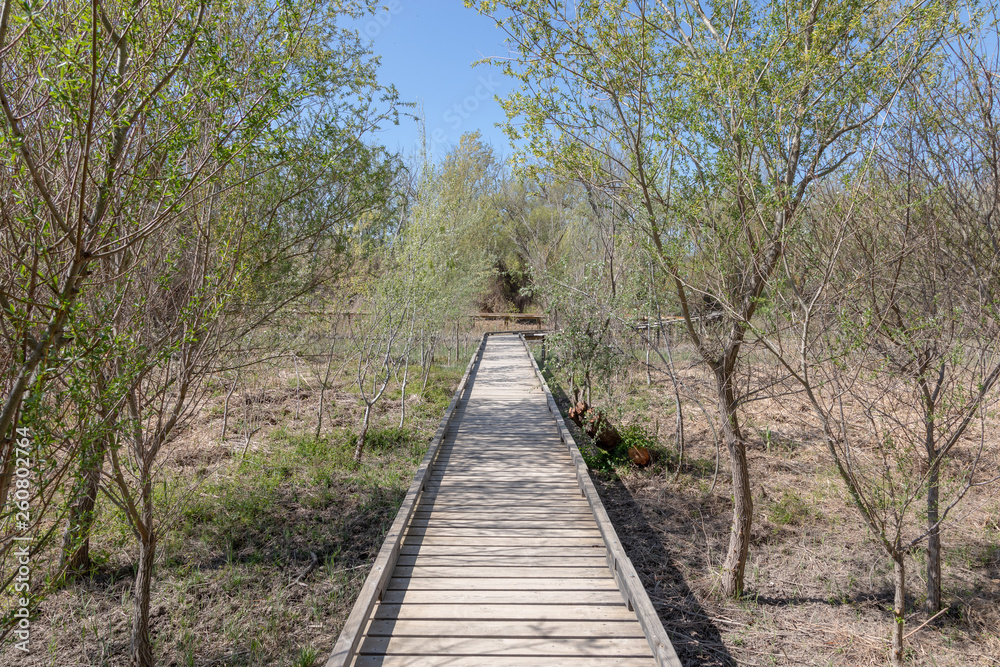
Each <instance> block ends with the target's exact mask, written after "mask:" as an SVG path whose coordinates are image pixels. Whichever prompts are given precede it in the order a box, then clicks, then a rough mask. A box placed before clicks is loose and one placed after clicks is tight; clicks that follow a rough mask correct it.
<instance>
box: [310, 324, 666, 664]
mask: <svg viewBox="0 0 1000 667" xmlns="http://www.w3.org/2000/svg"><path fill="white" fill-rule="evenodd" d="M479 354H480V355H481V356H480V358H479V360H478V363H476V364H475V366H474V367H473V366H470V368H471V369H472V370H471V373H469V372H467V378H468V379H467V383H465V386H464V387H462V389H463V391H462V392H461V393H462V396H461V400H459V401H453V404H452V406H450V409H449V413H448V414H447V415H446V418H445V420H444V421H443V422H442V427H443V428H444V430H443V437H442V438H441V439H440V443H439V446H438V447H437V451H436V452H435V454H434V457H433V458H432V459H430V460H429V465H428V468H427V470H426V471H424V472H423V473H421V474H422V476H421V477H420V482H421V484H420V489H421V492H419V493H417V494H415V496H416V497H415V498H414V501H413V502H412V503H411V504H412V507H411V508H410V509H408V510H407V524H406V526H405V528H403V530H402V532H401V533H400V534H399V535H394V533H393V531H392V530H391V531H390V538H393V540H394V541H393V542H392V544H390V539H389V538H387V544H386V546H384V547H383V552H388V553H389V554H390V555H391V556H392V560H393V562H392V563H391V565H390V564H389V563H388V561H384V559H383V558H382V556H383V553H380V556H379V559H378V561H377V566H376V571H373V572H372V574H371V575H370V576H369V581H371V580H372V579H373V578H374V579H376V580H377V583H373V584H372V585H369V582H366V589H367V592H368V594H369V595H373V591H375V593H374V595H375V596H376V597H378V600H377V602H376V601H375V600H374V599H373V600H371V601H368V602H366V601H363V600H361V599H359V601H358V603H357V604H356V605H355V609H354V611H353V612H352V615H351V618H349V619H348V623H347V625H346V626H345V629H344V631H343V632H342V633H341V637H340V639H338V642H337V647H336V649H335V652H334V655H333V656H332V657H331V658H330V661H329V662H328V663H327V666H328V667H335V666H336V667H340V666H341V665H477V666H479V665H483V666H485V665H519V666H522V665H523V666H530V665H569V666H580V667H583V666H585V665H647V666H648V665H654V664H661V665H671V666H674V667H676V666H679V664H680V663H679V662H676V656H673V658H672V661H671V660H670V659H669V658H670V656H672V655H673V650H672V647H671V648H670V649H669V655H667V653H665V652H664V650H663V641H662V638H658V639H656V640H650V639H648V638H647V634H648V632H645V631H644V627H649V626H650V622H649V621H648V620H647V621H645V622H640V619H637V617H636V612H635V611H632V607H636V605H635V604H634V601H633V599H632V598H633V597H634V592H631V593H630V592H627V591H623V589H622V585H621V581H622V577H621V572H617V573H616V572H614V571H613V570H612V569H609V563H612V564H617V563H619V562H620V560H621V554H620V553H618V552H617V551H614V554H616V555H614V556H612V553H613V549H612V548H611V546H610V545H609V543H608V540H607V535H608V529H609V527H610V522H608V527H602V526H599V525H598V522H597V521H596V520H595V511H594V505H593V499H592V498H588V497H587V493H586V489H584V488H583V487H582V486H581V481H580V479H579V477H580V474H581V473H580V469H579V466H578V465H577V461H576V458H577V457H579V452H576V454H575V456H574V454H573V452H574V451H575V450H576V447H575V444H572V446H569V445H570V444H571V443H566V435H565V434H564V433H563V432H562V431H563V429H564V428H565V426H564V424H562V423H561V420H559V421H557V420H555V419H553V415H552V412H551V409H552V398H551V395H550V394H549V393H548V391H547V388H546V387H544V382H543V381H541V380H540V376H539V375H538V374H537V368H535V367H534V364H533V362H532V360H531V359H530V357H529V356H528V355H527V353H526V349H525V347H524V344H523V342H522V340H521V339H520V338H519V337H517V336H502V337H501V336H490V337H489V338H488V339H487V340H486V342H485V344H484V345H483V346H481V347H480V353H479ZM457 397H458V394H456V398H457ZM440 431H441V429H439V432H440ZM428 456H430V454H429V455H428ZM421 468H422V469H423V466H421ZM583 475H584V476H586V472H584V473H583ZM586 482H587V483H589V482H590V479H589V477H587V479H586ZM415 483H416V482H415ZM408 500H409V495H408ZM408 500H404V507H405V506H407V503H408ZM598 502H600V501H599V499H598ZM601 510H602V512H603V507H601ZM605 520H606V515H605ZM395 528H396V526H395V525H394V529H395ZM610 530H611V532H612V533H613V530H614V529H613V528H610ZM614 542H615V545H616V546H617V548H618V549H619V550H620V545H617V537H615V538H614ZM383 561H384V563H385V564H384V565H382V566H383V567H388V566H391V568H392V571H391V573H388V572H386V573H383V572H381V571H378V570H377V568H378V567H379V565H378V563H381V562H383ZM628 567H629V569H631V564H629V565H628ZM619 569H620V568H619ZM633 572H634V571H633ZM364 592H365V591H363V593H364ZM379 594H380V597H379ZM623 595H624V597H623ZM642 595H643V596H645V592H644V591H643V592H642ZM645 604H646V605H648V608H649V609H651V608H652V607H651V605H649V601H648V598H645ZM640 611H641V610H640ZM646 611H648V609H647V610H646ZM654 614H655V612H654ZM655 625H656V627H659V632H660V633H662V632H663V631H662V626H660V625H659V619H658V618H657V619H655ZM348 632H351V633H355V636H345V635H346V633H348ZM664 636H665V635H664ZM667 645H668V646H669V642H667ZM651 647H655V648H657V650H656V651H655V652H654V650H653V648H651ZM664 656H666V657H667V659H666V660H665V659H664Z"/></svg>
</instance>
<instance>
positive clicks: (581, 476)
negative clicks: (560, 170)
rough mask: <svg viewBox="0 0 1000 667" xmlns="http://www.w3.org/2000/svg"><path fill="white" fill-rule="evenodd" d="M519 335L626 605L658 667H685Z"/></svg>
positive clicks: (528, 350)
mask: <svg viewBox="0 0 1000 667" xmlns="http://www.w3.org/2000/svg"><path fill="white" fill-rule="evenodd" d="M518 335H519V337H520V339H521V343H522V344H523V345H524V351H525V353H526V354H527V355H528V358H529V359H531V366H532V368H534V369H535V376H536V377H537V378H538V382H539V383H540V385H541V388H542V391H544V392H545V400H546V402H547V403H548V406H549V412H551V413H552V417H553V418H554V419H555V421H556V425H557V426H558V427H559V436H560V438H561V439H562V441H563V443H565V445H566V448H567V449H568V450H569V453H570V456H571V457H572V459H573V463H574V464H576V478H577V481H578V482H579V483H580V492H581V494H582V495H583V496H584V497H585V498H586V499H587V502H588V503H589V504H590V509H591V510H592V511H593V513H594V519H595V520H596V521H597V527H598V529H599V530H600V533H601V536H602V537H603V538H604V543H605V544H606V545H607V560H608V567H610V568H611V572H612V573H613V574H614V577H615V581H616V582H617V583H618V590H619V591H620V592H621V594H622V597H624V598H625V603H626V604H627V605H628V608H629V610H631V611H634V612H635V615H636V617H637V618H638V619H639V625H640V626H642V630H643V632H644V633H645V634H646V641H648V642H649V647H650V648H651V649H652V650H653V656H654V657H655V658H656V664H657V665H659V666H660V667H681V661H680V660H679V659H678V658H677V653H676V652H675V651H674V645H673V644H672V643H671V642H670V637H669V636H667V631H666V630H665V629H664V628H663V623H661V622H660V616H659V614H657V613H656V609H655V608H654V607H653V603H652V602H651V601H650V599H649V595H648V594H647V593H646V589H645V587H644V586H643V585H642V581H641V580H640V579H639V575H638V574H637V573H636V571H635V567H633V565H632V561H631V560H630V559H629V557H628V555H627V554H626V553H625V549H624V548H623V547H622V545H621V542H620V541H619V539H618V533H617V532H616V531H615V527H614V525H613V524H612V523H611V519H610V517H609V516H608V513H607V510H605V509H604V503H602V502H601V497H600V495H598V493H597V487H595V486H594V482H593V481H592V480H591V479H590V472H589V471H588V470H587V463H586V462H585V461H584V460H583V455H582V454H581V453H580V448H579V447H577V444H576V440H574V439H573V435H572V434H571V433H570V431H569V428H568V427H567V426H566V421H565V420H564V419H563V417H562V413H561V412H559V407H558V406H557V405H556V401H555V399H554V398H553V397H552V392H551V391H550V390H549V385H548V383H547V382H546V381H545V377H544V376H543V375H542V371H541V369H539V368H538V364H537V363H536V362H535V356H534V355H533V354H532V353H531V349H530V348H529V347H528V342H527V341H526V340H525V338H524V334H518ZM328 667H329V666H328Z"/></svg>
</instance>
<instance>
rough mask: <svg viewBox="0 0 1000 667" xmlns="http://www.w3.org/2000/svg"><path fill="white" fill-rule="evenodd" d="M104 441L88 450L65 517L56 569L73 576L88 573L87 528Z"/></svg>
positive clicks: (89, 526)
mask: <svg viewBox="0 0 1000 667" xmlns="http://www.w3.org/2000/svg"><path fill="white" fill-rule="evenodd" d="M107 446H108V441H107V439H106V438H101V439H100V440H98V441H97V442H96V443H94V444H93V445H91V447H89V449H90V451H89V452H85V453H84V456H83V460H82V461H81V463H80V477H79V482H78V485H77V492H76V502H75V503H74V504H73V506H72V507H71V508H70V510H69V516H68V517H67V518H66V530H65V531H64V532H63V548H62V560H61V563H60V569H61V570H63V571H64V572H65V573H66V575H67V576H70V577H74V576H77V575H80V574H84V573H86V572H88V571H89V570H90V566H91V563H90V529H91V528H92V527H93V525H94V508H95V506H96V504H97V491H98V487H99V486H100V483H101V471H102V470H103V468H104V454H105V452H106V450H107Z"/></svg>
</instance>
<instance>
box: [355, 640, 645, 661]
mask: <svg viewBox="0 0 1000 667" xmlns="http://www.w3.org/2000/svg"><path fill="white" fill-rule="evenodd" d="M359 653H360V654H361V655H365V654H378V655H392V654H397V655H398V654H401V655H410V656H412V655H433V654H439V655H446V656H458V655H470V656H471V655H475V656H484V657H485V656H490V657H492V656H503V655H506V656H512V657H513V656H552V657H562V656H567V657H572V656H593V657H596V656H601V657H603V656H618V657H628V658H642V657H650V658H651V657H652V653H651V652H650V650H649V644H647V643H646V638H645V637H643V638H639V639H637V638H633V637H622V638H618V637H611V638H605V637H600V638H586V637H582V638H563V639H559V640H552V639H548V638H534V637H396V636H393V637H365V639H364V641H363V642H362V644H361V646H360V647H359ZM484 662H487V661H486V660H485V659H484Z"/></svg>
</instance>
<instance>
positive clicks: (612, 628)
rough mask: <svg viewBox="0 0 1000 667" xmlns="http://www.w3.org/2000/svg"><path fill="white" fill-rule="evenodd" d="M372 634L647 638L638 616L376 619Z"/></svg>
mask: <svg viewBox="0 0 1000 667" xmlns="http://www.w3.org/2000/svg"><path fill="white" fill-rule="evenodd" d="M367 634H368V636H369V637H389V636H394V637H446V636H447V637H535V638H542V637H566V638H581V639H582V638H587V637H604V638H611V637H630V638H633V639H645V636H644V635H643V634H642V628H641V627H639V623H638V621H636V620H635V619H632V620H628V621H624V620H622V621H604V620H594V621H580V620H575V621H542V620H536V621H535V622H534V623H524V622H523V621H466V622H464V623H455V622H453V621H427V620H420V621H407V620H388V619H386V620H376V621H373V622H372V624H371V625H369V626H368V630H367Z"/></svg>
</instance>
